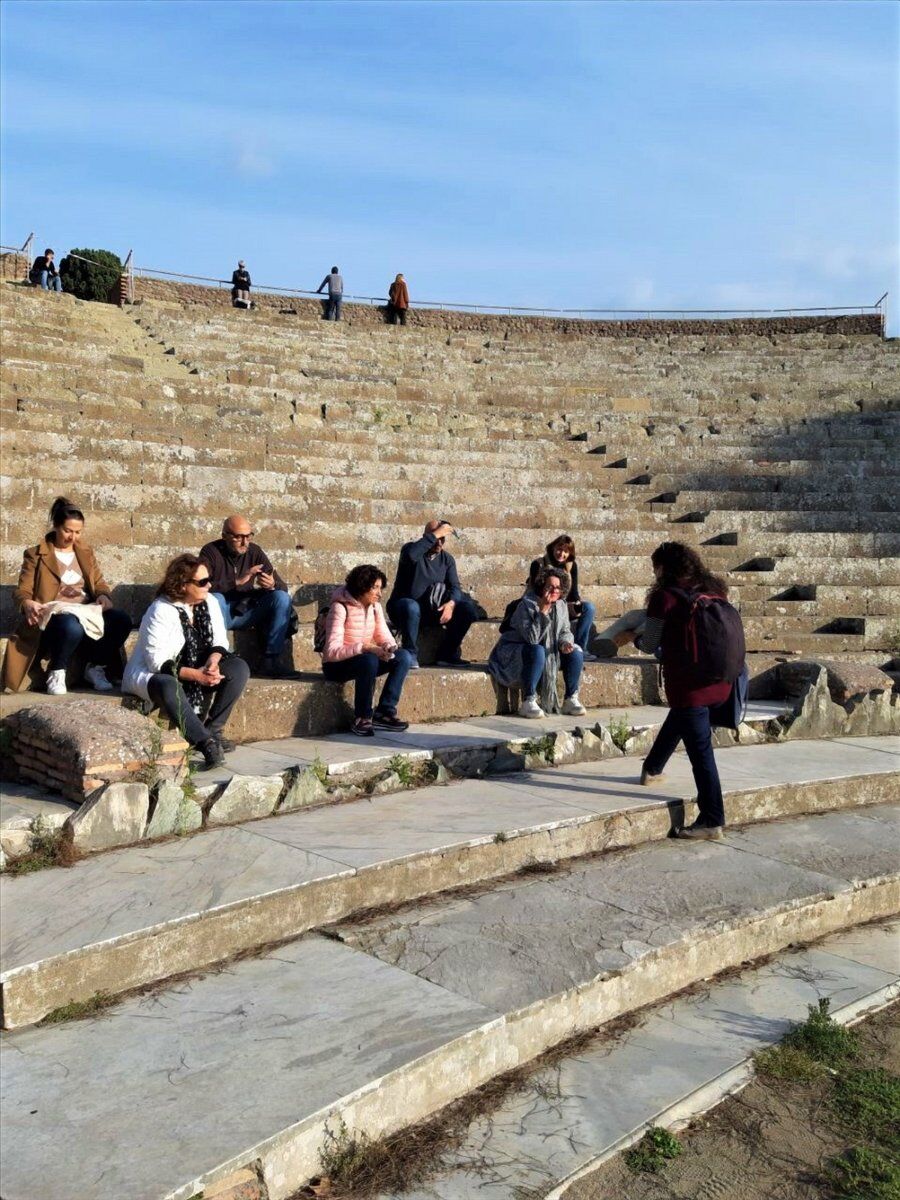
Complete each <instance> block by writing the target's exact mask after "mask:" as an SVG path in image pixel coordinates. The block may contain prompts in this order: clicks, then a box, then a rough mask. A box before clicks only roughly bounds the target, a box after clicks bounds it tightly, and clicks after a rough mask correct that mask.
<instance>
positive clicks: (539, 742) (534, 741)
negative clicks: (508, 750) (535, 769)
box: [522, 733, 556, 763]
mask: <svg viewBox="0 0 900 1200" xmlns="http://www.w3.org/2000/svg"><path fill="white" fill-rule="evenodd" d="M555 741H556V738H555V735H554V734H552V733H545V734H544V735H543V737H539V738H529V739H528V741H527V742H523V743H522V753H523V754H524V755H525V757H526V758H542V759H543V760H544V762H548V763H552V762H553V746H554V744H555Z"/></svg>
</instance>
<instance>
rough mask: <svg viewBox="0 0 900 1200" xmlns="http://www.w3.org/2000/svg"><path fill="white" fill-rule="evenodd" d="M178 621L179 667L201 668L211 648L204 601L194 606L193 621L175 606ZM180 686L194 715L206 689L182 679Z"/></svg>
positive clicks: (211, 639)
mask: <svg viewBox="0 0 900 1200" xmlns="http://www.w3.org/2000/svg"><path fill="white" fill-rule="evenodd" d="M176 608H177V610H178V619H179V620H180V621H181V628H182V630H183V632H184V646H183V647H182V650H181V653H180V654H179V656H178V659H177V662H178V666H179V667H202V666H204V665H205V664H206V660H207V659H208V658H209V656H210V654H211V652H212V648H213V631H212V621H211V620H210V616H209V607H208V604H207V601H206V600H202V601H201V602H200V603H199V604H195V605H194V620H193V622H191V621H189V620H188V615H187V613H186V612H185V610H184V609H183V608H182V607H181V605H180V604H179V605H176ZM180 682H181V686H182V688H183V689H184V694H185V695H186V696H187V698H188V703H189V704H190V706H191V708H192V709H193V710H194V712H195V713H199V712H200V710H201V709H202V707H203V702H204V699H205V696H206V689H205V688H204V686H203V684H202V683H197V682H195V680H193V679H182V680H181V681H180Z"/></svg>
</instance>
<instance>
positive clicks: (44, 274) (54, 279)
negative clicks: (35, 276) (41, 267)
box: [41, 271, 62, 292]
mask: <svg viewBox="0 0 900 1200" xmlns="http://www.w3.org/2000/svg"><path fill="white" fill-rule="evenodd" d="M41 287H42V288H43V289H44V291H45V292H51V291H52V292H61V291H62V280H61V279H60V277H59V276H58V275H51V274H50V272H49V271H41Z"/></svg>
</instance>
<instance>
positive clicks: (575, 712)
mask: <svg viewBox="0 0 900 1200" xmlns="http://www.w3.org/2000/svg"><path fill="white" fill-rule="evenodd" d="M562 710H563V713H564V714H565V715H566V716H567V717H583V716H584V714H585V713H586V712H587V709H586V708H585V707H584V705H583V704H582V703H581V701H580V700H579V698H578V693H577V692H573V693H572V695H571V696H566V698H565V700H563V706H562Z"/></svg>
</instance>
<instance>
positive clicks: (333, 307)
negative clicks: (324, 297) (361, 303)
mask: <svg viewBox="0 0 900 1200" xmlns="http://www.w3.org/2000/svg"><path fill="white" fill-rule="evenodd" d="M343 303H344V297H343V296H329V297H328V303H327V305H326V306H325V320H326V321H339V320H340V319H341V305H342V304H343Z"/></svg>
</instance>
